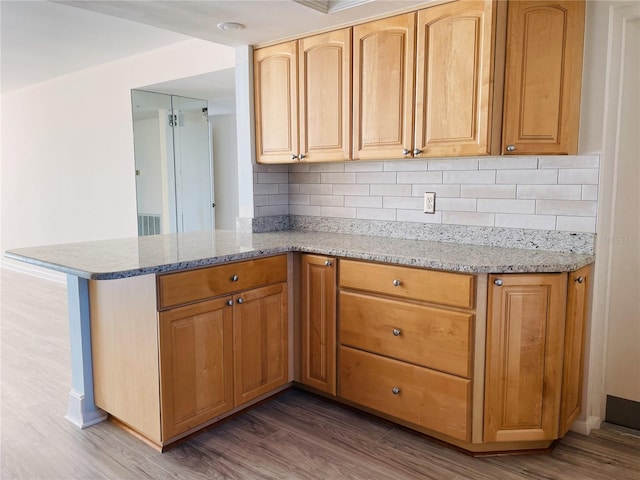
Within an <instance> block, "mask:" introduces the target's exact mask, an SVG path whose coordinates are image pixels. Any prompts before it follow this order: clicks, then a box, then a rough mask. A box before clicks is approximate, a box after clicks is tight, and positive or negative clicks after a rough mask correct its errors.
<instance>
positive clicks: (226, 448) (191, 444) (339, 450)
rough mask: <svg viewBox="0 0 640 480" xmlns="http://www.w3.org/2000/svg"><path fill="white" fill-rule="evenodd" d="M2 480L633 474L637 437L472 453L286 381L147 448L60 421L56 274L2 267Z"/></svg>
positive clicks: (64, 341)
mask: <svg viewBox="0 0 640 480" xmlns="http://www.w3.org/2000/svg"><path fill="white" fill-rule="evenodd" d="M0 298H1V314H2V317H1V330H0V333H1V348H2V350H1V357H0V359H1V391H0V392H1V406H2V409H1V415H0V459H1V462H0V469H1V470H0V472H1V478H3V479H26V480H38V479H60V480H67V479H208V480H211V479H322V480H330V479H335V480H341V479H366V480H377V479H394V480H402V479H442V480H445V479H451V480H453V479H456V480H458V479H474V480H482V479H487V480H495V479H505V480H509V479H514V480H515V479H529V480H530V479H576V480H588V479H607V480H640V437H638V436H634V435H632V434H626V433H622V432H620V431H617V430H614V429H607V428H603V429H600V430H596V431H594V432H592V434H591V436H589V437H585V436H582V435H578V434H575V433H572V432H569V434H568V435H567V436H566V437H565V438H564V439H563V440H562V441H560V442H559V444H558V445H557V447H556V448H555V450H554V451H553V453H551V454H544V455H521V456H501V457H490V458H472V457H470V456H468V455H466V454H463V453H460V452H458V451H456V450H454V449H452V448H448V447H446V446H443V445H441V444H439V443H437V442H435V441H433V440H431V439H429V438H427V437H425V436H423V435H420V434H417V433H414V432H411V431H409V430H407V429H404V428H402V427H398V426H396V425H394V424H392V423H390V422H387V421H385V420H381V419H378V418H376V417H374V416H371V415H368V414H365V413H360V412H358V411H355V410H352V409H348V408H345V407H343V406H341V405H337V404H334V403H332V402H328V401H326V400H324V399H322V398H319V397H317V396H315V395H312V394H309V393H306V392H301V391H297V390H291V391H288V392H286V393H284V394H282V395H281V396H279V397H277V398H275V399H272V400H269V401H267V402H265V403H263V404H262V405H260V406H258V407H256V408H254V409H253V410H251V411H249V412H246V413H244V414H241V415H240V416H238V417H236V418H234V419H232V420H230V421H228V422H226V423H224V424H223V425H221V426H219V427H217V428H214V429H211V430H208V431H206V432H203V433H201V434H199V435H197V436H195V437H193V438H191V439H190V440H188V441H187V442H185V443H182V444H180V445H178V446H176V447H175V448H173V449H171V450H169V451H167V452H165V453H158V452H157V451H155V450H154V449H152V448H151V447H149V446H148V445H146V444H145V443H143V442H141V441H140V440H138V439H136V438H134V437H133V436H131V435H130V434H128V433H126V432H124V431H123V430H121V429H120V428H118V427H116V426H115V425H114V424H112V423H111V422H103V423H100V424H98V425H95V426H92V427H89V428H86V429H84V430H78V429H77V428H76V427H74V426H73V425H72V424H70V423H69V422H68V421H67V420H65V419H64V415H65V413H66V408H67V398H68V392H69V389H70V384H71V377H70V353H69V340H68V338H69V337H68V334H69V331H68V325H67V307H66V287H65V285H64V284H60V283H55V282H51V281H47V280H42V279H38V278H35V277H31V276H28V275H24V274H21V273H16V272H12V271H8V270H6V269H3V270H2V283H1V297H0Z"/></svg>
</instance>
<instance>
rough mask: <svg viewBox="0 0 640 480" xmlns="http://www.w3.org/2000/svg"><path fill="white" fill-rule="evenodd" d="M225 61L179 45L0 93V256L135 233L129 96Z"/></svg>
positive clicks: (197, 45)
mask: <svg viewBox="0 0 640 480" xmlns="http://www.w3.org/2000/svg"><path fill="white" fill-rule="evenodd" d="M234 55H235V53H234V49H233V48H231V47H226V46H222V45H218V44H214V43H210V42H205V41H202V40H188V41H185V42H181V43H178V44H174V45H172V46H169V47H165V48H161V49H158V50H154V51H151V52H147V53H145V54H141V55H136V56H132V57H129V58H126V59H123V60H119V61H115V62H111V63H107V64H103V65H100V66H98V67H95V68H91V69H87V70H84V71H81V72H76V73H74V74H70V75H66V76H63V77H59V78H57V79H54V80H50V81H47V82H43V83H40V84H36V85H32V86H30V87H27V88H24V89H21V90H18V91H14V92H11V93H8V94H5V95H2V99H1V106H2V117H1V119H2V124H1V126H0V129H1V156H0V165H1V170H0V171H1V172H2V178H1V209H2V210H1V214H2V215H1V219H2V220H1V221H2V234H1V238H0V249H1V250H2V251H4V250H6V249H10V248H19V247H27V246H33V245H45V244H56V243H66V242H77V241H86V240H98V239H107V238H116V237H127V236H135V235H137V227H136V198H135V176H134V153H133V126H132V112H131V89H133V88H138V87H141V86H144V85H149V84H153V83H159V82H163V81H168V80H172V79H176V78H182V77H187V76H192V75H199V74H202V73H206V72H210V71H215V70H220V69H226V68H231V67H233V66H234V61H235V60H234ZM2 261H3V262H6V261H7V260H6V259H2Z"/></svg>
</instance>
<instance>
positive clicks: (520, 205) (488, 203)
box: [478, 198, 536, 214]
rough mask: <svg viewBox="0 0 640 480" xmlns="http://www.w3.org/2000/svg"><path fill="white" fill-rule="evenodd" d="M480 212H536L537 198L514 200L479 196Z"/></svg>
mask: <svg viewBox="0 0 640 480" xmlns="http://www.w3.org/2000/svg"><path fill="white" fill-rule="evenodd" d="M478 211H479V212H491V213H523V214H534V213H536V201H535V200H513V199H495V198H479V199H478Z"/></svg>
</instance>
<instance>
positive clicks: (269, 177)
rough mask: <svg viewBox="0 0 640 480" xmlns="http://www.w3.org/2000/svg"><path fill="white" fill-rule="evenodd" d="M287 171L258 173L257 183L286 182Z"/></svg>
mask: <svg viewBox="0 0 640 480" xmlns="http://www.w3.org/2000/svg"><path fill="white" fill-rule="evenodd" d="M288 182H289V174H288V173H258V183H288Z"/></svg>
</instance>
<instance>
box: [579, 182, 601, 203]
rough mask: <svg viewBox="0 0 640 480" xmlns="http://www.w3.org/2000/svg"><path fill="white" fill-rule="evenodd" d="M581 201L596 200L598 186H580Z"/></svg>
mask: <svg viewBox="0 0 640 480" xmlns="http://www.w3.org/2000/svg"><path fill="white" fill-rule="evenodd" d="M582 200H598V185H582Z"/></svg>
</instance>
